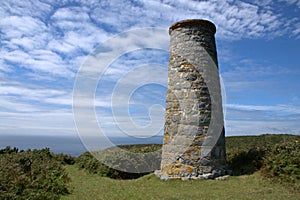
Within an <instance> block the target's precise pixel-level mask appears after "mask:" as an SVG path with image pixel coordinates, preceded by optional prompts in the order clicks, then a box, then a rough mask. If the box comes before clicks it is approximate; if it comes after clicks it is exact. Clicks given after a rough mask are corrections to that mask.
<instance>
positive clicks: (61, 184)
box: [0, 147, 69, 200]
mask: <svg viewBox="0 0 300 200" xmlns="http://www.w3.org/2000/svg"><path fill="white" fill-rule="evenodd" d="M68 181H69V178H68V176H67V173H66V172H65V170H64V169H63V166H62V164H61V163H60V162H58V161H57V160H56V159H55V158H54V157H53V154H52V153H51V152H50V150H49V149H48V148H46V149H42V150H28V151H20V152H19V151H18V150H17V149H16V148H14V149H11V148H10V147H7V148H6V149H4V150H1V151H0V199H21V200H22V199H59V197H60V195H62V194H66V193H68V192H69V191H68V188H67V183H68Z"/></svg>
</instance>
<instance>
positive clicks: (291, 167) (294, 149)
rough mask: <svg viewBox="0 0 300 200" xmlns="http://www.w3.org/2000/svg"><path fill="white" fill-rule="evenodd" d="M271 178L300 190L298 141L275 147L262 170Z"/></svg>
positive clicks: (264, 174)
mask: <svg viewBox="0 0 300 200" xmlns="http://www.w3.org/2000/svg"><path fill="white" fill-rule="evenodd" d="M261 173H262V175H263V176H264V177H267V178H271V179H273V180H276V181H280V182H282V183H286V184H288V185H290V186H292V187H293V188H294V189H296V190H300V144H299V142H298V141H294V142H290V143H284V144H278V145H275V146H274V148H273V149H272V151H271V152H270V153H269V154H268V156H266V157H265V159H264V165H263V167H262V169H261Z"/></svg>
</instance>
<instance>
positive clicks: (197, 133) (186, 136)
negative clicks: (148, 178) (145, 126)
mask: <svg viewBox="0 0 300 200" xmlns="http://www.w3.org/2000/svg"><path fill="white" fill-rule="evenodd" d="M215 32H216V28H215V26H214V24H212V23H211V22H208V21H206V20H184V21H180V22H178V23H175V24H173V25H172V26H171V27H170V29H169V33H170V58H169V77H168V91H167V97H166V114H165V127H164V142H163V153H162V162H161V170H159V171H156V172H155V174H156V175H157V176H159V177H160V178H161V179H163V180H167V179H175V178H181V179H182V180H189V179H197V180H202V179H214V178H216V177H220V176H224V175H225V174H226V157H225V155H226V151H225V132H224V128H223V129H221V130H220V131H219V130H217V129H216V130H214V129H213V130H211V129H210V126H212V124H211V123H212V122H213V121H214V120H215V118H216V116H213V115H212V109H218V110H222V102H221V99H218V98H214V97H215V96H218V95H219V96H220V92H221V91H220V89H219V87H220V86H219V85H218V84H219V76H218V74H217V75H215V76H211V77H207V68H208V67H210V66H211V65H210V62H213V63H214V66H216V70H218V69H217V66H218V60H217V52H216V45H215V38H214V34H215ZM217 73H218V72H217ZM216 83H218V84H217V85H216ZM214 84H215V85H216V87H214ZM209 87H210V88H209ZM221 112H222V111H221ZM219 114H220V115H221V119H222V122H223V113H219ZM217 117H218V116H217ZM222 124H223V123H222ZM211 131H219V133H218V134H211V133H210V132H211ZM212 135H213V136H212ZM214 135H218V137H219V138H214ZM214 140H216V142H214ZM212 144H213V146H211V145H212Z"/></svg>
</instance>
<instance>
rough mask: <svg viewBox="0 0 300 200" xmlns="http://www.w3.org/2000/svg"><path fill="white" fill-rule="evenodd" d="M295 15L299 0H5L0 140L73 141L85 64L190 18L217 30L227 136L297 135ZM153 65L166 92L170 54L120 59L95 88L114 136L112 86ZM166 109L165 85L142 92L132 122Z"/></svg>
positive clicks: (299, 34) (0, 35)
mask: <svg viewBox="0 0 300 200" xmlns="http://www.w3.org/2000/svg"><path fill="white" fill-rule="evenodd" d="M299 13H300V1H299V0H274V1H272V0H261V1H258V0H257V1H256V0H254V1H234V0H228V1H225V0H219V1H217V0H212V1H192V0H179V1H168V0H166V1H164V0H161V1H146V0H145V1H142V0H133V1H120V0H116V1H109V0H107V1H105V0H101V1H100V0H98V1H96V0H92V1H83V0H82V1H80V0H72V1H67V0H62V1H51V0H32V1H30V0H26V1H19V0H10V1H5V0H3V1H0V46H1V49H0V51H1V53H0V134H2V135H4V134H23V135H26V134H30V135H76V134H77V133H76V128H75V125H74V120H73V112H72V102H73V100H72V94H73V85H74V81H75V79H76V76H77V73H78V70H79V69H80V67H81V66H82V64H84V62H85V60H86V58H87V56H88V55H89V54H90V53H91V52H93V50H94V49H95V48H97V46H98V45H101V44H102V43H103V42H105V41H107V40H108V39H109V38H111V37H113V36H115V35H117V34H120V33H122V32H124V31H129V30H132V29H137V28H146V27H156V28H162V29H165V30H167V29H168V27H169V26H170V25H171V24H173V23H175V22H176V21H179V20H183V19H190V18H202V19H208V20H210V21H212V22H213V23H215V25H216V27H217V33H216V41H217V51H218V59H219V69H220V74H221V77H222V80H223V83H224V88H225V91H226V95H225V94H224V102H223V104H224V105H223V106H224V107H225V109H226V118H225V121H226V134H227V135H254V134H263V133H288V134H300V123H299V122H300V90H299V89H298V88H299V85H300V64H299V63H300V62H299V61H300V56H299V55H300V54H299V52H300V45H299V44H300V16H299ZM162 37H163V38H164V40H165V38H166V40H168V37H169V36H168V35H167V34H166V35H165V36H162ZM167 42H168V41H167ZM154 61H155V63H157V64H160V65H161V66H164V69H165V71H162V72H161V73H160V74H161V75H162V76H161V77H160V78H161V81H165V84H166V81H167V77H166V76H165V74H166V71H167V63H168V53H167V52H165V51H158V50H151V49H150V50H143V51H140V52H139V51H137V52H131V53H129V54H124V55H123V56H121V57H120V58H119V59H118V60H115V61H114V62H113V63H112V64H111V65H110V66H109V69H108V70H107V71H106V73H105V77H104V78H103V79H102V80H101V81H100V82H99V85H98V88H97V91H96V95H95V97H96V98H95V106H96V113H97V117H98V121H99V123H100V124H101V125H102V126H103V128H104V129H105V130H107V132H109V135H118V134H121V133H120V130H119V129H118V127H117V126H116V125H115V123H114V121H113V118H112V109H111V96H112V92H113V89H114V87H115V84H116V83H117V82H118V80H119V79H120V78H121V77H122V76H123V75H124V74H126V73H128V72H129V71H130V70H132V69H135V68H136V67H139V66H141V65H143V64H149V63H153V62H154ZM144 78H145V77H143V76H141V77H139V76H137V77H135V79H134V82H136V83H139V82H140V81H142V80H144ZM164 100H165V87H163V86H161V85H157V84H152V85H151V84H149V85H145V86H143V87H141V88H139V89H138V90H136V91H135V92H134V93H133V95H132V98H131V99H130V103H129V107H130V114H131V116H132V118H133V120H134V121H135V123H137V124H140V125H145V124H147V123H149V119H150V118H149V116H148V109H149V107H151V105H154V104H160V105H162V106H164ZM124 108H125V107H124ZM126 108H127V107H126ZM160 114H161V113H160ZM160 114H158V115H160ZM154 117H155V116H154Z"/></svg>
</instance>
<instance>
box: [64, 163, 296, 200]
mask: <svg viewBox="0 0 300 200" xmlns="http://www.w3.org/2000/svg"><path fill="white" fill-rule="evenodd" d="M66 170H67V172H68V173H69V175H70V177H71V180H72V181H71V183H70V187H71V194H69V195H66V196H63V197H62V199H63V200H67V199H72V200H76V199H78V200H88V199H91V200H97V199H105V200H106V199H222V200H223V199H255V200H258V199H266V200H267V199H289V200H293V199H299V193H296V192H292V191H291V190H289V189H287V188H286V187H284V186H282V185H280V184H277V183H271V182H269V181H267V180H263V179H262V178H261V176H260V175H259V173H254V174H252V175H243V176H232V177H229V178H228V179H226V180H204V181H181V180H169V181H161V180H159V179H158V178H157V177H155V176H154V175H153V174H149V175H146V176H144V177H141V178H139V179H133V180H115V179H110V178H107V177H101V176H99V175H97V174H90V173H87V172H86V171H84V170H79V169H78V168H76V167H75V166H71V165H70V166H66Z"/></svg>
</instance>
